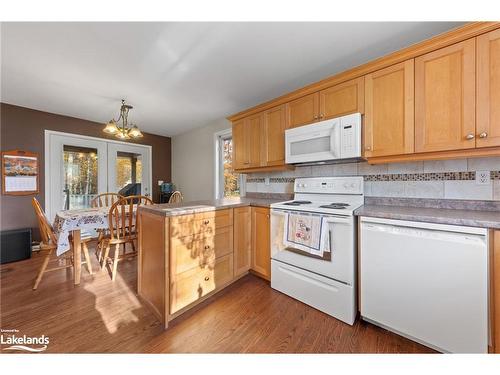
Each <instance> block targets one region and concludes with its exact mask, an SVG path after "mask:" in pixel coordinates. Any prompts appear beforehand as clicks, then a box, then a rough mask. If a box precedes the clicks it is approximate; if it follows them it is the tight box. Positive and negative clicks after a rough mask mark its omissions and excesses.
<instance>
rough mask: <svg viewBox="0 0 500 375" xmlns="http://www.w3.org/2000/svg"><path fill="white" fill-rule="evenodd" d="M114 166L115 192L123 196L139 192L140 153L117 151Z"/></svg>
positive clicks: (140, 181)
mask: <svg viewBox="0 0 500 375" xmlns="http://www.w3.org/2000/svg"><path fill="white" fill-rule="evenodd" d="M115 168H116V182H115V186H116V188H117V193H118V194H121V195H123V196H129V195H137V194H141V183H142V155H141V154H134V153H131V152H118V153H117V157H116V163H115Z"/></svg>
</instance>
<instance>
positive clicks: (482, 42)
mask: <svg viewBox="0 0 500 375" xmlns="http://www.w3.org/2000/svg"><path fill="white" fill-rule="evenodd" d="M476 49H477V61H476V67H477V80H476V82H477V108H476V147H493V146H500V29H498V30H495V31H492V32H490V33H487V34H484V35H481V36H479V37H478V38H477V44H476Z"/></svg>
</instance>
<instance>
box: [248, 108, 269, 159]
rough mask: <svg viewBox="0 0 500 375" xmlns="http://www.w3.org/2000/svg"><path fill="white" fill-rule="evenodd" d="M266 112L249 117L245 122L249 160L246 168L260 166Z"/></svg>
mask: <svg viewBox="0 0 500 375" xmlns="http://www.w3.org/2000/svg"><path fill="white" fill-rule="evenodd" d="M263 122H264V114H263V113H258V114H256V115H252V116H250V117H248V119H247V120H246V123H245V130H246V133H245V139H246V142H247V150H248V160H247V161H246V163H245V167H246V168H255V167H259V166H260V137H261V131H262V128H263Z"/></svg>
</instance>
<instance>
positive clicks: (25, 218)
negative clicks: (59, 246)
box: [0, 103, 171, 233]
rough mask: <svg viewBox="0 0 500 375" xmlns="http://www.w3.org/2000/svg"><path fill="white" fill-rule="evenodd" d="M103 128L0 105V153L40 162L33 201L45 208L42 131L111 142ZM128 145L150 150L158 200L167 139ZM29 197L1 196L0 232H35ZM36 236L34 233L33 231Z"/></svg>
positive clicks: (165, 176)
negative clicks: (29, 155)
mask: <svg viewBox="0 0 500 375" xmlns="http://www.w3.org/2000/svg"><path fill="white" fill-rule="evenodd" d="M103 127H104V126H103V124H99V123H95V122H92V121H87V120H81V119H78V118H74V117H68V116H61V115H56V114H53V113H47V112H41V111H36V110H33V109H29V108H24V107H18V106H14V105H10V104H5V103H0V128H1V129H0V130H1V132H0V136H1V149H2V151H7V150H24V151H31V152H36V153H38V155H39V158H40V159H39V160H40V176H39V178H40V193H39V194H38V195H37V198H38V199H39V200H40V203H41V204H42V206H44V207H45V205H44V203H45V202H44V201H45V199H44V198H45V186H44V185H45V173H44V172H45V171H44V169H45V168H44V166H45V164H44V152H45V150H44V142H45V140H44V139H45V138H44V137H45V135H44V131H45V130H46V129H47V130H56V131H61V132H66V133H73V134H81V135H87V136H92V137H99V138H108V139H115V138H114V137H113V136H109V135H107V134H106V133H103V132H102V128H103ZM130 142H131V143H140V144H145V145H151V146H152V149H153V150H152V160H153V165H152V169H153V173H152V181H153V186H152V189H153V198H154V200H155V201H157V200H158V194H159V192H158V180H164V181H170V180H171V151H170V138H169V137H162V136H158V135H153V134H148V133H144V137H143V138H141V139H140V140H138V141H130ZM32 197H33V195H29V196H11V195H1V198H0V199H1V208H0V209H1V222H0V229H1V230H7V229H18V228H28V227H31V228H35V227H36V226H37V223H36V219H35V215H34V213H33V208H32V206H31V198H32ZM35 233H36V231H35Z"/></svg>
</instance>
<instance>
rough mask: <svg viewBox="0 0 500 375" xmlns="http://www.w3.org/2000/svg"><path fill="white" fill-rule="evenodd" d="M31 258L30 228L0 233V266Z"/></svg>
mask: <svg viewBox="0 0 500 375" xmlns="http://www.w3.org/2000/svg"><path fill="white" fill-rule="evenodd" d="M28 258H31V228H25V229H15V230H4V231H1V232H0V264H4V263H10V262H15V261H18V260H23V259H28Z"/></svg>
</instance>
